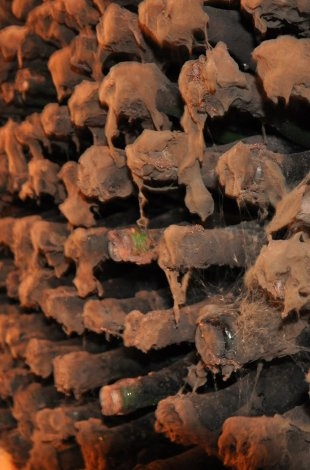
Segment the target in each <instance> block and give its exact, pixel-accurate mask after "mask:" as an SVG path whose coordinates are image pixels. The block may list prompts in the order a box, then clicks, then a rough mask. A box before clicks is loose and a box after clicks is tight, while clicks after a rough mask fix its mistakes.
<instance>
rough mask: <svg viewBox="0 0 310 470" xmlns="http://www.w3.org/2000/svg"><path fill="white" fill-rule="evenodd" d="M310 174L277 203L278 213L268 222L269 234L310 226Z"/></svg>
mask: <svg viewBox="0 0 310 470" xmlns="http://www.w3.org/2000/svg"><path fill="white" fill-rule="evenodd" d="M309 185H310V174H309V175H307V176H306V177H305V178H304V180H303V181H301V183H300V184H299V185H298V186H296V188H294V189H293V190H292V191H290V192H289V193H288V194H286V195H285V196H284V197H283V198H282V199H281V201H279V203H278V204H277V207H276V213H275V215H274V217H273V219H272V220H271V222H270V223H269V224H268V226H267V228H266V230H267V233H268V234H273V233H275V232H277V231H278V230H282V229H283V228H289V229H290V230H291V231H295V230H299V229H300V228H309V226H310V186H309Z"/></svg>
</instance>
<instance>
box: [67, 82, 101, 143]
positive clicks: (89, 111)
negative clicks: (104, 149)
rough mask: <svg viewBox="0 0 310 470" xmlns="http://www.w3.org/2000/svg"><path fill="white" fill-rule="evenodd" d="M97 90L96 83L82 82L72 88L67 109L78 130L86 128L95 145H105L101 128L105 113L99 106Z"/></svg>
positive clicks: (97, 85)
mask: <svg viewBox="0 0 310 470" xmlns="http://www.w3.org/2000/svg"><path fill="white" fill-rule="evenodd" d="M98 89H99V83H98V82H91V81H89V80H83V81H82V82H81V83H79V84H78V85H76V87H75V88H74V91H73V93H72V95H71V96H70V98H69V100H68V108H69V113H70V118H71V121H72V122H73V124H74V125H75V126H76V127H77V128H78V129H79V128H80V129H81V128H82V129H83V128H85V127H86V128H88V129H89V130H90V131H91V133H92V135H93V139H94V144H95V145H105V144H106V138H105V135H104V132H103V127H104V125H105V122H106V117H107V111H106V110H105V109H103V108H102V107H101V106H100V104H99V101H98Z"/></svg>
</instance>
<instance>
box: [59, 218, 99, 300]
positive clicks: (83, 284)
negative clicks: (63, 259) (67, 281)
mask: <svg viewBox="0 0 310 470" xmlns="http://www.w3.org/2000/svg"><path fill="white" fill-rule="evenodd" d="M64 252H65V256H67V257H68V258H71V259H72V260H74V262H75V263H76V276H75V278H74V281H73V283H74V285H75V286H76V288H77V290H78V294H79V296H81V297H86V296H87V295H88V294H91V293H93V292H98V293H99V295H100V294H102V287H101V285H100V283H99V281H98V280H97V279H96V278H95V276H94V273H93V270H94V268H95V267H96V266H98V265H99V263H100V262H102V261H104V260H105V259H107V258H108V241H107V229H106V228H104V227H98V228H89V229H84V228H77V229H75V230H74V231H73V232H72V233H71V235H70V236H69V237H68V238H67V240H66V242H65V245H64Z"/></svg>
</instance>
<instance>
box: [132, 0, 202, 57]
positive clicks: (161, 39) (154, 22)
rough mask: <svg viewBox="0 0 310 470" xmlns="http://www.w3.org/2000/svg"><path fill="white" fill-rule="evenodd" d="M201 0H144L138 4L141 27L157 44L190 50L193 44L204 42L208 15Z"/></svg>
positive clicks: (190, 52) (190, 51)
mask: <svg viewBox="0 0 310 470" xmlns="http://www.w3.org/2000/svg"><path fill="white" fill-rule="evenodd" d="M203 5H204V1H203V0H177V1H176V0H144V1H142V2H141V3H140V4H139V23H140V27H141V29H142V31H143V32H144V33H145V34H146V35H147V36H149V37H151V38H152V39H153V41H154V42H156V43H157V44H158V45H159V46H160V47H164V46H166V47H167V46H168V47H170V48H172V49H175V48H183V49H186V50H187V52H188V53H189V54H192V50H193V47H194V46H195V45H196V44H197V39H196V38H197V37H201V41H199V42H200V44H201V43H204V44H206V42H207V25H208V21H209V17H208V15H207V13H206V12H205V11H204V9H203Z"/></svg>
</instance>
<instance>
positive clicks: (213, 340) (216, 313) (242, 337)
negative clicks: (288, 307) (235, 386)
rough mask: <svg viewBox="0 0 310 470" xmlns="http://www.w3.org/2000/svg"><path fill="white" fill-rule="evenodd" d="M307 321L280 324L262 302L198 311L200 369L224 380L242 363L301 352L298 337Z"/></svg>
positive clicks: (236, 303) (304, 328)
mask: <svg viewBox="0 0 310 470" xmlns="http://www.w3.org/2000/svg"><path fill="white" fill-rule="evenodd" d="M306 331H308V324H307V321H304V320H300V321H299V322H295V321H294V322H287V323H285V324H283V321H282V319H281V316H280V313H279V312H278V311H277V310H276V309H275V308H274V307H270V306H269V305H268V304H267V303H266V302H264V301H263V300H256V301H254V300H250V299H243V300H241V301H239V302H238V301H237V302H235V303H234V304H230V305H229V304H227V305H224V306H220V305H212V304H211V305H208V304H206V305H205V306H203V307H202V308H201V309H200V316H199V318H198V320H197V329H196V338H195V344H196V348H197V351H198V353H199V354H200V357H201V359H202V361H203V364H204V366H205V367H206V368H207V369H208V370H211V371H212V372H213V373H214V374H216V373H220V374H221V376H222V377H223V379H224V380H226V379H228V378H229V377H230V375H231V374H232V373H233V372H234V371H237V370H239V369H241V368H242V367H244V366H245V365H246V364H248V363H250V362H255V361H258V360H264V361H271V360H272V359H274V358H275V357H285V356H289V355H293V354H296V353H298V352H299V351H301V350H303V347H302V346H300V344H299V336H300V335H301V334H304V333H305V332H306Z"/></svg>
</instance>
